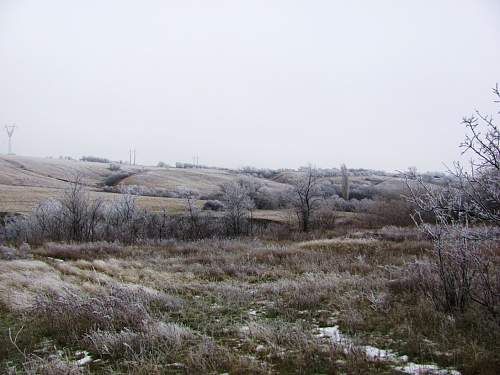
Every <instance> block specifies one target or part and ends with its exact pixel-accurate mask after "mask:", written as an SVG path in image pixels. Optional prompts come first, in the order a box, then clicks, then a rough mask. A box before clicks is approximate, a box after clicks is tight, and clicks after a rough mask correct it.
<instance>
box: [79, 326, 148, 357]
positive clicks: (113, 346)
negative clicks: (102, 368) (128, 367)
mask: <svg viewBox="0 0 500 375" xmlns="http://www.w3.org/2000/svg"><path fill="white" fill-rule="evenodd" d="M82 342H83V344H84V345H85V347H87V348H88V349H89V350H91V351H92V352H94V353H96V354H97V355H99V356H100V357H110V358H113V359H117V358H126V357H128V356H133V355H135V354H138V353H143V352H144V351H145V348H144V347H143V342H142V337H141V335H140V334H139V333H137V332H133V331H130V330H128V329H124V330H122V331H119V332H110V331H102V330H97V331H91V332H89V333H87V334H86V335H85V336H84V338H83V339H82Z"/></svg>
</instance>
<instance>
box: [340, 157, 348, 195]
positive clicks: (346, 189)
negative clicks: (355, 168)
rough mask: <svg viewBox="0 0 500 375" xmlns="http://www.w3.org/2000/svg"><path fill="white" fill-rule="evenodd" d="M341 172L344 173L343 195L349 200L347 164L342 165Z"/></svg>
mask: <svg viewBox="0 0 500 375" xmlns="http://www.w3.org/2000/svg"><path fill="white" fill-rule="evenodd" d="M340 173H341V174H342V197H343V198H344V199H345V200H346V201H348V200H349V172H348V170H347V167H346V166H345V164H342V166H341V167H340Z"/></svg>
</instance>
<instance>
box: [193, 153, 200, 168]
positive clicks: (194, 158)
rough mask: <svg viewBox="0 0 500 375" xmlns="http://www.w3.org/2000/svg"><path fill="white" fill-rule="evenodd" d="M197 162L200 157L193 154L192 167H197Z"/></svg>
mask: <svg viewBox="0 0 500 375" xmlns="http://www.w3.org/2000/svg"><path fill="white" fill-rule="evenodd" d="M199 162H200V157H199V156H198V155H194V156H193V167H194V168H198V165H199Z"/></svg>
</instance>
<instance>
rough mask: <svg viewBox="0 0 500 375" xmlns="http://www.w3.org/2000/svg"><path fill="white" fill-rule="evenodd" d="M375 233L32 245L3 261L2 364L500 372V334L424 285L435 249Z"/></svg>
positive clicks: (28, 368) (216, 370)
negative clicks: (411, 269)
mask: <svg viewBox="0 0 500 375" xmlns="http://www.w3.org/2000/svg"><path fill="white" fill-rule="evenodd" d="M405 233H407V232H405ZM364 237H366V238H363V239H352V238H348V237H342V238H335V239H330V240H315V241H305V242H283V243H277V242H263V241H257V240H203V241H197V242H175V241H168V242H165V243H163V244H160V245H154V246H153V245H151V246H150V245H141V246H134V247H122V246H120V245H117V244H107V243H95V244H81V245H76V244H75V245H65V244H50V243H49V244H46V245H45V246H43V247H41V248H37V249H34V250H33V251H32V252H30V251H29V250H28V249H24V250H23V249H21V250H20V251H19V258H20V259H17V260H16V259H14V260H10V261H2V262H0V330H1V335H0V361H1V363H2V366H3V369H4V371H6V372H8V373H9V374H16V373H26V374H86V373H93V374H123V373H129V374H148V375H151V374H223V373H228V374H342V373H343V374H401V373H409V374H459V373H462V374H497V373H498V372H497V370H498V368H499V366H500V358H499V354H498V353H499V352H500V351H499V348H498V343H499V338H500V337H499V333H498V331H496V330H491V327H488V325H487V324H481V325H476V326H475V325H470V321H469V320H467V319H466V318H463V319H461V320H458V319H457V320H455V319H452V318H451V317H449V316H447V315H446V314H443V313H440V312H437V311H436V310H434V309H433V308H432V306H430V304H429V303H428V301H427V300H425V299H424V298H423V297H422V296H421V295H419V294H418V293H417V292H416V291H415V290H416V289H415V288H414V287H413V285H412V283H414V282H415V281H414V280H413V279H412V276H411V274H408V272H407V269H408V264H409V263H412V262H415V261H422V260H423V259H425V250H426V249H427V248H428V247H429V246H430V244H429V243H427V242H425V241H422V240H419V239H418V237H415V236H414V235H410V236H408V237H407V239H406V240H404V241H401V240H398V241H397V242H395V241H391V240H388V239H384V238H383V237H382V238H381V237H378V239H373V238H371V237H370V234H369V233H365V236H364ZM9 335H10V337H9Z"/></svg>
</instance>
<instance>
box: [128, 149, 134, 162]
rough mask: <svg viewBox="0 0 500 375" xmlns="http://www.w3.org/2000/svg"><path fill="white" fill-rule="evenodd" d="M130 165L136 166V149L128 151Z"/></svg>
mask: <svg viewBox="0 0 500 375" xmlns="http://www.w3.org/2000/svg"><path fill="white" fill-rule="evenodd" d="M128 163H129V164H130V165H135V148H131V149H130V150H128ZM132 163H133V164H132Z"/></svg>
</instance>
